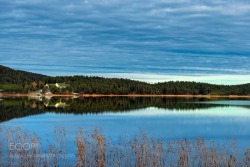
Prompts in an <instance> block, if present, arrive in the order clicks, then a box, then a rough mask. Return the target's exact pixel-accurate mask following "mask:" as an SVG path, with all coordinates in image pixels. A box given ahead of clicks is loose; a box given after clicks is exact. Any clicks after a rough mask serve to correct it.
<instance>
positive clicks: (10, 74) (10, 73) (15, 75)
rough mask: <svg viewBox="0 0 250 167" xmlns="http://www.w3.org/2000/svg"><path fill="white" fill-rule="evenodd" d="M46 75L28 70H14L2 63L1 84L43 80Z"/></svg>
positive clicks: (0, 71)
mask: <svg viewBox="0 0 250 167" xmlns="http://www.w3.org/2000/svg"><path fill="white" fill-rule="evenodd" d="M45 77H47V76H46V75H41V74H35V73H31V72H26V71H20V70H14V69H12V68H9V67H5V66H2V65H0V84H24V83H31V82H33V81H37V80H41V79H44V78H45Z"/></svg>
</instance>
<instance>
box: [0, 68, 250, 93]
mask: <svg viewBox="0 0 250 167" xmlns="http://www.w3.org/2000/svg"><path fill="white" fill-rule="evenodd" d="M46 83H52V84H53V83H67V84H69V85H70V87H68V88H66V89H64V90H56V89H54V90H53V93H65V92H72V91H73V92H81V93H85V94H121V95H125V94H157V95H159V94H173V95H180V94H183V95H186V94H189V95H191V94H192V95H208V94H212V95H250V84H244V85H232V86H229V85H214V84H207V83H197V82H183V81H177V82H173V81H170V82H164V83H156V84H149V83H145V82H140V81H134V80H129V79H119V78H102V77H87V76H61V77H49V76H45V75H40V74H34V73H29V72H24V71H18V70H13V69H10V68H8V67H3V66H0V89H2V91H5V92H22V93H27V92H28V91H30V90H38V89H43V88H44V85H45V84H46Z"/></svg>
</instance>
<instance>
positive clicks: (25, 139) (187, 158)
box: [0, 127, 250, 167]
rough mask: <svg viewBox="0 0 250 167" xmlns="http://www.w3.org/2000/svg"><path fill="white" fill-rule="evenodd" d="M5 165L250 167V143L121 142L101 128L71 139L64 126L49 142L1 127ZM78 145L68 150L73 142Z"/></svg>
mask: <svg viewBox="0 0 250 167" xmlns="http://www.w3.org/2000/svg"><path fill="white" fill-rule="evenodd" d="M0 139H1V140H0V166H77V167H82V166H91V167H92V166H96V167H104V166H107V167H112V166H115V167H122V166H125V167H130V166H131V167H134V166H138V167H164V166H167V167H175V166H178V167H189V166H200V167H203V166H205V167H221V166H230V167H234V166H235V167H238V166H243V167H248V166H249V165H250V163H249V160H250V147H247V146H246V148H245V149H244V150H241V149H240V150H239V149H238V146H237V142H236V141H231V142H230V143H226V144H225V145H221V144H218V143H215V142H214V141H212V140H205V139H204V138H202V137H200V138H196V139H193V140H188V139H182V140H178V141H165V140H163V139H156V138H154V137H150V136H149V135H147V134H146V133H141V134H140V135H137V136H134V137H133V138H129V137H127V136H125V135H124V136H121V137H120V138H119V140H118V141H113V140H112V139H108V138H106V137H105V136H104V135H103V134H102V132H101V130H100V129H95V130H93V131H92V132H85V131H83V130H82V129H80V130H79V131H78V133H77V134H76V136H75V139H74V142H71V141H67V140H66V139H67V135H66V132H65V130H64V128H63V127H56V128H55V129H54V137H53V141H49V142H48V143H47V144H46V143H45V144H43V143H42V142H41V141H45V140H41V138H39V137H38V136H37V135H36V134H35V133H28V132H26V131H24V130H23V129H21V128H19V127H17V128H6V127H0ZM68 144H70V145H72V146H73V147H72V148H71V149H70V150H67V145H68Z"/></svg>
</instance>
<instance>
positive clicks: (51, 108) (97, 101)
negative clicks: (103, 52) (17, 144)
mask: <svg viewBox="0 0 250 167" xmlns="http://www.w3.org/2000/svg"><path fill="white" fill-rule="evenodd" d="M208 100H209V99H197V98H161V97H88V98H79V99H70V98H51V99H49V98H43V99H42V100H41V99H39V100H37V99H27V98H8V99H4V100H2V101H0V121H1V122H3V121H7V120H10V119H13V118H19V117H24V116H29V115H35V114H41V113H45V112H58V113H74V114H88V113H96V114H97V113H102V112H129V111H130V110H136V109H143V108H148V107H157V108H163V109H168V110H177V111H193V110H195V109H206V108H211V107H220V106H224V107H227V106H229V105H222V104H209V103H207V104H204V103H199V102H204V101H208ZM245 107H246V106H245Z"/></svg>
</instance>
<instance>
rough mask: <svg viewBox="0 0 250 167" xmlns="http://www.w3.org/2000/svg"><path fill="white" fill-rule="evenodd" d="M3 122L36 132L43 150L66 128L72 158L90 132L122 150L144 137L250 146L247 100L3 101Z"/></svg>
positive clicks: (249, 103)
mask: <svg viewBox="0 0 250 167" xmlns="http://www.w3.org/2000/svg"><path fill="white" fill-rule="evenodd" d="M0 121H1V123H0V126H1V127H4V128H3V129H6V128H8V127H12V128H15V127H21V128H22V129H24V130H25V131H27V132H28V133H32V132H36V134H37V136H39V137H40V138H41V139H40V140H41V143H43V147H44V145H49V144H50V143H51V142H52V141H53V140H54V133H55V131H54V129H55V128H56V127H62V128H63V129H64V131H65V134H66V135H65V138H66V139H65V141H66V143H67V146H66V147H67V150H68V153H72V154H74V152H75V149H73V146H74V144H75V143H74V141H75V138H76V134H77V132H78V131H79V129H81V128H82V129H83V130H84V131H87V132H92V131H93V130H94V129H99V130H100V131H101V132H102V134H103V136H105V137H106V138H107V139H110V141H112V143H113V144H119V140H120V138H128V139H130V138H133V137H134V136H136V135H140V134H141V133H146V134H147V135H148V136H151V137H154V138H155V139H161V140H162V141H164V142H165V141H177V140H181V139H184V138H187V139H189V140H194V139H195V138H197V137H203V138H205V139H206V140H213V141H215V142H216V143H220V144H228V143H230V141H232V140H236V141H237V144H238V145H237V147H238V148H239V150H243V149H246V147H247V146H249V145H250V126H249V122H250V100H249V99H223V98H221V99H202V98H201V99H199V98H161V97H88V98H76V99H72V98H41V97H33V98H32V97H30V98H3V99H1V101H0ZM3 131H4V130H3ZM0 137H1V138H2V139H4V138H5V136H4V135H1V136H0ZM46 148H47V147H46Z"/></svg>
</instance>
